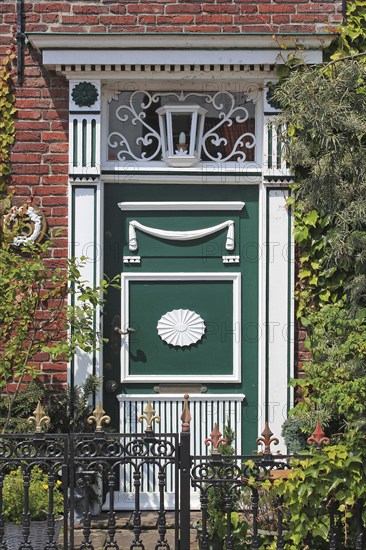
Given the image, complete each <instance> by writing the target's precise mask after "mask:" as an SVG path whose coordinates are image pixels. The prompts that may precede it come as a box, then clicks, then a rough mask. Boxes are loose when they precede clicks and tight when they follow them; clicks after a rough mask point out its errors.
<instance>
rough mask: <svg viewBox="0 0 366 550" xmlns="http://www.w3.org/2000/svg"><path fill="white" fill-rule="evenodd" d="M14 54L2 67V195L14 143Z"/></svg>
mask: <svg viewBox="0 0 366 550" xmlns="http://www.w3.org/2000/svg"><path fill="white" fill-rule="evenodd" d="M14 57H15V56H14V53H13V52H12V51H8V52H7V55H6V56H5V57H4V60H3V62H2V65H1V66H0V193H1V192H4V191H5V190H6V187H7V176H8V175H9V174H10V152H11V147H12V145H13V143H14V135H15V127H14V115H15V112H16V109H15V97H14V94H13V92H12V82H11V69H12V62H13V60H14Z"/></svg>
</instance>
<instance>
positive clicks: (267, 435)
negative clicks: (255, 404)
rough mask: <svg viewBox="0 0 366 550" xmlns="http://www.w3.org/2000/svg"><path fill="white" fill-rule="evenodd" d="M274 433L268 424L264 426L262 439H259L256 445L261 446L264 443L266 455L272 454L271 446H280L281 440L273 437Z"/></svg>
mask: <svg viewBox="0 0 366 550" xmlns="http://www.w3.org/2000/svg"><path fill="white" fill-rule="evenodd" d="M272 436H273V433H272V431H271V429H270V427H269V424H268V422H266V423H265V425H264V430H263V432H262V437H257V440H256V443H257V445H261V444H262V443H264V453H265V454H271V444H272V443H273V444H274V445H278V444H279V440H278V438H277V437H272Z"/></svg>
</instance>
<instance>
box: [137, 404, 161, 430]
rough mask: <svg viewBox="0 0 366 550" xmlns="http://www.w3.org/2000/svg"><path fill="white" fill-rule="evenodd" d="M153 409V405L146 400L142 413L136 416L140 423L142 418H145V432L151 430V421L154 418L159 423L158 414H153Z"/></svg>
mask: <svg viewBox="0 0 366 550" xmlns="http://www.w3.org/2000/svg"><path fill="white" fill-rule="evenodd" d="M155 412H156V411H155V409H154V408H153V406H152V405H151V402H150V401H148V402H147V404H146V407H145V408H144V414H141V415H140V416H139V418H138V421H139V422H141V424H142V423H143V421H144V420H146V422H147V424H146V430H145V431H146V432H151V431H153V429H152V423H153V422H154V420H155V421H156V422H157V423H158V424H159V423H160V416H158V415H157V414H155Z"/></svg>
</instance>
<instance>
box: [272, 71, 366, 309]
mask: <svg viewBox="0 0 366 550" xmlns="http://www.w3.org/2000/svg"><path fill="white" fill-rule="evenodd" d="M365 82H366V65H365V64H363V63H360V62H357V61H351V60H348V61H340V62H335V63H333V64H331V65H329V66H327V67H326V68H323V69H318V68H309V67H307V66H305V65H303V66H301V67H300V68H299V69H297V70H296V71H294V72H293V73H292V74H291V75H290V76H289V77H288V78H287V79H286V80H285V81H284V82H283V83H282V85H281V86H280V87H278V88H277V89H276V91H275V97H276V99H277V101H278V102H279V103H280V104H281V106H282V108H283V109H284V114H283V115H282V116H281V117H280V120H281V123H282V124H283V123H286V124H287V127H288V130H289V134H290V139H289V140H288V142H287V158H288V161H289V162H290V164H292V165H293V166H294V167H295V169H296V174H297V181H298V185H297V187H296V188H295V195H296V199H297V201H300V203H299V205H298V206H297V213H298V215H299V217H301V216H302V217H305V216H307V215H309V214H310V213H312V212H315V213H316V214H317V217H318V218H319V220H325V224H326V226H325V225H324V226H323V234H322V235H318V236H316V234H315V235H314V233H315V232H316V230H317V229H319V227H318V222H317V221H316V220H315V223H314V225H313V229H311V224H310V227H308V228H307V229H308V235H304V233H303V232H299V231H298V233H297V235H295V236H296V237H297V240H298V242H300V243H301V242H302V241H304V240H305V239H306V238H307V237H308V236H309V237H311V238H315V240H316V242H317V243H319V242H321V238H325V239H326V242H325V244H326V246H324V247H323V250H322V257H323V260H322V261H323V269H325V268H328V269H332V268H335V269H336V270H337V271H338V272H339V273H341V274H342V276H343V277H344V279H343V280H342V283H343V286H344V290H345V291H346V293H347V294H346V297H347V300H348V303H349V309H350V311H351V312H352V313H353V314H356V313H357V312H360V311H361V312H363V310H364V308H365V307H366V252H365V250H366V248H365V245H366V163H365V158H366V85H365ZM320 229H321V227H320ZM309 277H310V276H309ZM317 283H318V281H315V283H314V286H316V284H317ZM325 283H326V282H325ZM324 290H325V289H324Z"/></svg>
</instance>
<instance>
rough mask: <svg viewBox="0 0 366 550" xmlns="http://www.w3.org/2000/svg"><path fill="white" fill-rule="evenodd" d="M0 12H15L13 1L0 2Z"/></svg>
mask: <svg viewBox="0 0 366 550" xmlns="http://www.w3.org/2000/svg"><path fill="white" fill-rule="evenodd" d="M0 12H3V13H15V2H12V3H4V4H0Z"/></svg>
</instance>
